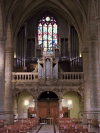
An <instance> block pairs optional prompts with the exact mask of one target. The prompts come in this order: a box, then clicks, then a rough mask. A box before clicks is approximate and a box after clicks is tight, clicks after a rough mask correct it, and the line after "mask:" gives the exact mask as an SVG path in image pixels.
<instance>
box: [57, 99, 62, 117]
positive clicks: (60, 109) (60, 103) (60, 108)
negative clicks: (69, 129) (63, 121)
mask: <svg viewBox="0 0 100 133" xmlns="http://www.w3.org/2000/svg"><path fill="white" fill-rule="evenodd" d="M58 102H59V111H62V99H59V100H58ZM61 117H62V116H61V114H60V113H59V118H61Z"/></svg>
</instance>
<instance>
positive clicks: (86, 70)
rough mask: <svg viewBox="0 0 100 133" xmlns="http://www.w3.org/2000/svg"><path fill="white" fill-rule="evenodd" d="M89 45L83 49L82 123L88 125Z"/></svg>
mask: <svg viewBox="0 0 100 133" xmlns="http://www.w3.org/2000/svg"><path fill="white" fill-rule="evenodd" d="M88 52H89V51H88V47H84V48H83V49H82V54H83V55H82V56H83V72H84V81H85V82H84V99H83V100H84V111H83V118H82V123H83V124H84V125H87V111H88V110H90V89H89V53H88Z"/></svg>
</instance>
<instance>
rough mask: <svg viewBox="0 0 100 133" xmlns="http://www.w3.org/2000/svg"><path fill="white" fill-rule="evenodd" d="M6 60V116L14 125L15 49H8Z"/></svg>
mask: <svg viewBox="0 0 100 133" xmlns="http://www.w3.org/2000/svg"><path fill="white" fill-rule="evenodd" d="M5 54H6V55H5V56H6V58H5V115H6V120H7V121H8V124H13V121H14V115H13V106H12V105H13V101H12V100H13V96H12V83H11V80H12V71H13V60H14V55H13V48H12V47H8V48H6V53H5Z"/></svg>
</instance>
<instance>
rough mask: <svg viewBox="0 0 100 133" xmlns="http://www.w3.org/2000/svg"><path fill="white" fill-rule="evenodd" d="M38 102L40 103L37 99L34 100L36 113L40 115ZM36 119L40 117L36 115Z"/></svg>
mask: <svg viewBox="0 0 100 133" xmlns="http://www.w3.org/2000/svg"><path fill="white" fill-rule="evenodd" d="M37 102H38V100H37V99H35V100H34V103H35V111H37V113H38V107H37ZM36 117H38V114H36Z"/></svg>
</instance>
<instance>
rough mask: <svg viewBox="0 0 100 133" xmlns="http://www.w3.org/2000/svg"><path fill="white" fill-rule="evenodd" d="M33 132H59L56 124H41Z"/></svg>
mask: <svg viewBox="0 0 100 133" xmlns="http://www.w3.org/2000/svg"><path fill="white" fill-rule="evenodd" d="M34 133H59V130H58V128H57V126H56V125H48V124H43V125H40V126H39V127H38V129H37V131H34Z"/></svg>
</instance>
